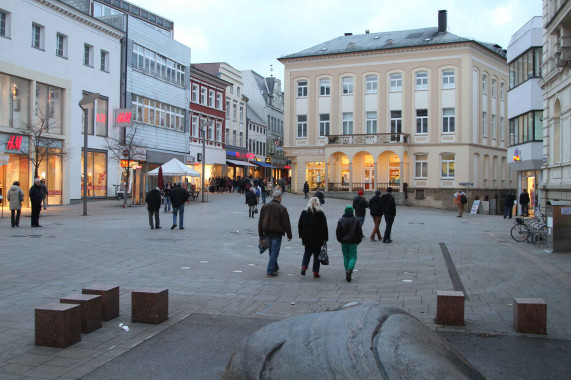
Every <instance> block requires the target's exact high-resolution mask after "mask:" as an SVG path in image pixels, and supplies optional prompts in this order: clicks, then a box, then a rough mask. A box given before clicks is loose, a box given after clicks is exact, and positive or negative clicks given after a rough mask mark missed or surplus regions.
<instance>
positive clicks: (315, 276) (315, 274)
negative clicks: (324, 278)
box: [313, 272, 321, 278]
mask: <svg viewBox="0 0 571 380" xmlns="http://www.w3.org/2000/svg"><path fill="white" fill-rule="evenodd" d="M319 277H321V276H320V275H319V273H317V272H313V278H319Z"/></svg>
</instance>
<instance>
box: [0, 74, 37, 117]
mask: <svg viewBox="0 0 571 380" xmlns="http://www.w3.org/2000/svg"><path fill="white" fill-rule="evenodd" d="M30 98H31V96H30V81H29V80H26V79H21V78H18V77H13V76H9V75H4V74H0V125H2V126H9V127H12V128H19V127H22V126H25V125H28V124H29V122H30Z"/></svg>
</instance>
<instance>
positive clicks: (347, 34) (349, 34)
mask: <svg viewBox="0 0 571 380" xmlns="http://www.w3.org/2000/svg"><path fill="white" fill-rule="evenodd" d="M345 35H346V36H352V35H353V33H345Z"/></svg>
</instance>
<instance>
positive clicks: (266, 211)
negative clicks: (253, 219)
mask: <svg viewBox="0 0 571 380" xmlns="http://www.w3.org/2000/svg"><path fill="white" fill-rule="evenodd" d="M264 235H280V236H283V235H287V238H288V239H291V238H292V234H291V224H290V221H289V214H288V212H287V209H286V208H285V206H283V205H282V204H281V203H280V202H279V201H278V200H276V199H273V200H272V201H271V202H269V203H266V204H265V205H263V206H262V209H261V210H260V219H259V220H258V236H259V237H260V239H261V238H263V237H264Z"/></svg>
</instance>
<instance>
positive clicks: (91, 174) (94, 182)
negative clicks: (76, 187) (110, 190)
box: [81, 150, 107, 197]
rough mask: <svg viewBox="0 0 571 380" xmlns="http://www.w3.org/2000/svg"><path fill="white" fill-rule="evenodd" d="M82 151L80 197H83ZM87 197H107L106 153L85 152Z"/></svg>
mask: <svg viewBox="0 0 571 380" xmlns="http://www.w3.org/2000/svg"><path fill="white" fill-rule="evenodd" d="M83 158H84V157H83V150H82V152H81V170H82V173H81V195H82V197H83V193H84V192H83V176H84V173H83ZM87 196H88V197H106V196H107V153H106V152H95V151H88V152H87Z"/></svg>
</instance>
